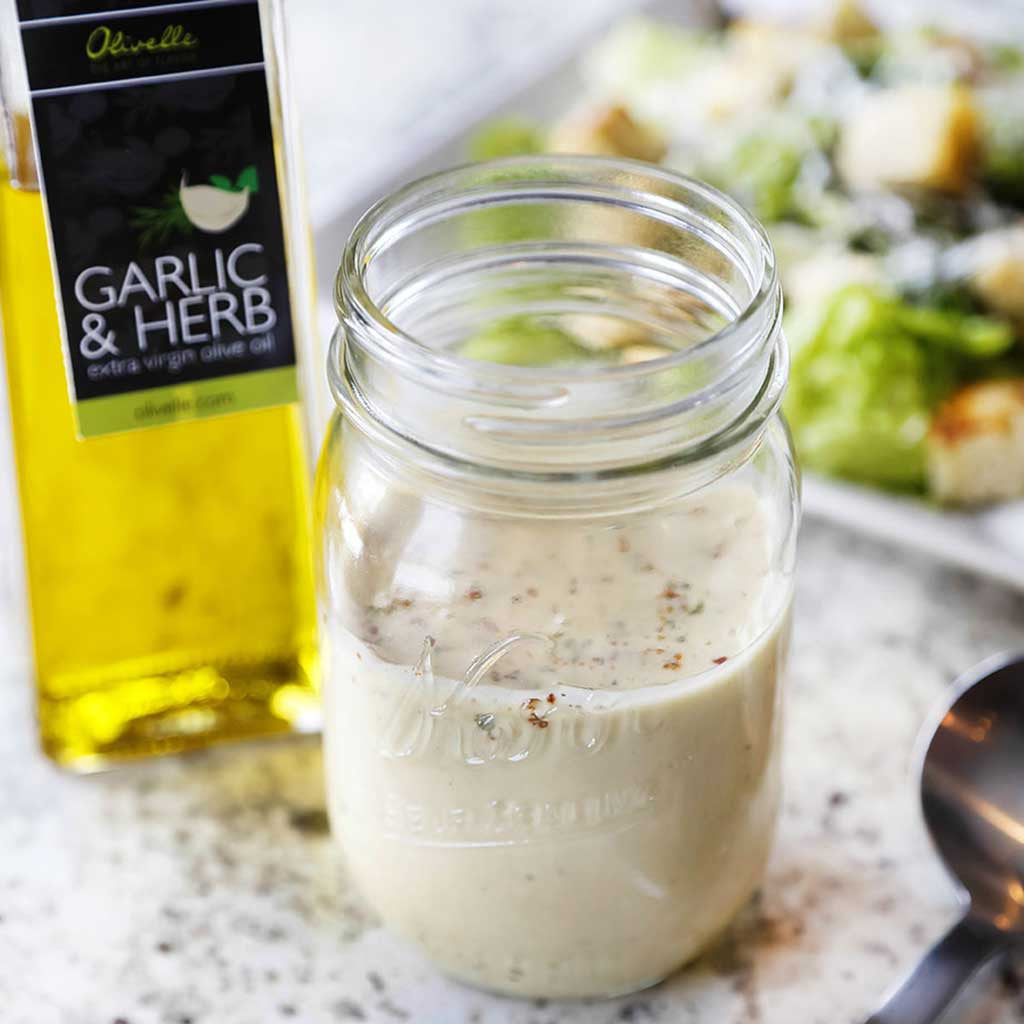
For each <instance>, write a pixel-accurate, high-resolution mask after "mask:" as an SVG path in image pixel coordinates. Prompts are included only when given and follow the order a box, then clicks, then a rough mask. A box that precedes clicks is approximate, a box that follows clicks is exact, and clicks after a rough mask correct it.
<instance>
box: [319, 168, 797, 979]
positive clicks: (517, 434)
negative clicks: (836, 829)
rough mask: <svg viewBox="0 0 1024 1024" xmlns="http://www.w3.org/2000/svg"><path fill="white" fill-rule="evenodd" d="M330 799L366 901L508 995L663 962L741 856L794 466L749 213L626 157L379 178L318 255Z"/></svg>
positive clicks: (767, 293) (451, 967)
mask: <svg viewBox="0 0 1024 1024" xmlns="http://www.w3.org/2000/svg"><path fill="white" fill-rule="evenodd" d="M336 301H337V306H338V312H339V320H340V326H339V330H338V332H337V334H336V337H335V342H334V345H333V349H332V353H331V359H330V365H329V373H330V376H331V381H332V387H333V390H334V394H335V397H336V399H337V402H338V410H337V412H336V414H335V417H334V419H333V421H332V425H331V428H330V433H329V436H328V440H327V444H326V446H325V448H324V453H323V457H322V460H321V465H320V471H319V482H318V508H317V514H318V518H319V523H318V527H319V543H320V564H321V574H320V602H321V609H322V614H323V619H324V622H325V627H326V628H325V631H324V633H325V644H326V645H327V650H326V684H325V685H326V692H325V703H326V709H325V725H326V735H325V741H326V765H327V773H328V783H329V797H330V810H331V818H332V824H333V829H334V833H335V836H336V838H337V841H338V842H339V843H340V845H341V847H342V850H343V851H344V854H345V857H346V860H347V863H348V865H349V868H350V871H351V874H352V877H353V879H354V881H355V883H356V884H357V885H358V887H359V889H360V890H361V892H362V893H363V895H364V896H365V898H366V899H367V900H368V901H369V902H370V903H371V904H372V906H373V907H374V909H375V910H376V911H377V912H378V913H379V914H380V915H381V917H382V918H383V919H384V921H385V923H386V924H388V925H389V926H390V927H392V928H393V929H394V930H395V931H397V932H399V933H401V934H403V935H404V936H406V937H407V938H409V939H411V940H412V941H413V942H415V943H416V944H418V945H419V946H420V947H421V948H422V949H423V950H424V951H425V953H426V954H427V955H428V956H429V957H430V958H431V959H432V960H433V961H434V962H435V963H436V964H437V965H438V966H439V967H440V968H441V969H442V970H444V971H446V972H448V973H450V974H452V975H454V976H455V977H458V978H461V979H464V980H466V981H468V982H471V983H473V984H476V985H481V986H484V987H487V988H492V989H496V990H500V991H503V992H508V993H513V994H519V995H531V996H551V997H570V996H595V995H611V994H614V993H621V992H626V991H631V990H635V989H639V988H642V987H645V986H647V985H650V984H653V983H655V982H657V981H659V980H660V979H661V978H663V977H665V976H666V975H667V974H669V973H671V972H672V971H673V970H675V969H676V968H677V967H679V966H680V965H682V964H683V963H685V962H686V961H688V960H690V959H692V958H693V957H694V956H696V955H697V954H698V953H699V952H700V950H701V949H702V948H703V947H704V946H706V945H707V943H708V942H709V941H710V940H711V939H712V938H713V937H714V936H715V935H716V934H717V933H718V932H720V931H721V929H723V928H724V927H725V926H726V925H727V923H728V921H729V920H730V918H731V917H732V916H733V915H734V914H735V912H736V911H737V910H738V909H739V908H740V907H741V906H742V905H743V904H744V902H745V901H746V900H748V899H749V898H750V896H751V894H752V893H753V891H754V890H755V888H756V887H757V886H758V884H759V883H760V879H761V875H762V872H763V868H764V864H765V860H766V858H767V856H768V852H769V848H770V844H771V838H772V832H773V828H774V821H775V817H776V812H777V808H778V801H779V734H780V702H781V673H782V669H783V662H784V658H785V649H786V644H787V639H788V634H789V605H790V594H791V581H792V572H793V562H794V547H795V537H796V528H797V521H798V486H797V479H796V474H795V470H794V466H793V460H792V455H791V451H790V447H789V443H788V438H787V435H786V431H785V428H784V426H783V425H782V423H781V421H780V419H779V417H778V414H777V410H778V403H779V399H780V396H781V392H782V389H783V387H784V384H785V378H786V351H785V346H784V342H783V340H782V337H781V334H780V329H779V318H780V311H781V302H780V297H779V288H778V282H777V278H776V273H775V267H774V260H773V257H772V253H771V249H770V247H769V245H768V243H767V241H766V239H765V237H764V234H763V233H762V231H761V230H760V228H759V227H758V225H757V224H755V223H754V222H753V221H752V220H751V219H750V218H749V216H748V215H747V214H746V213H744V211H742V210H741V209H740V208H739V207H737V206H736V205H735V204H733V203H732V202H731V201H730V200H728V199H727V198H725V197H724V196H722V195H720V194H719V193H717V192H715V191H714V190H713V189H710V188H708V187H706V186H704V185H701V184H699V183H697V182H693V181H689V180H686V179H683V178H680V177H677V176H674V175H671V174H669V173H667V172H663V171H661V170H659V169H656V168H651V167H646V166H643V165H640V164H632V163H628V162H615V161H607V160H593V159H581V158H570V157H556V158H546V157H538V158H523V159H517V160H511V161H500V162H496V163H493V164H484V165H477V166H475V167H470V168H463V169H460V170H456V171H451V172H446V173H444V174H441V175H438V176H435V177H433V178H428V179H425V180H423V181H421V182H418V183H416V184H414V185H411V186H409V187H408V188H407V189H405V190H404V191H402V192H399V193H397V194H396V195H394V196H392V197H390V198H389V199H387V200H385V201H384V202H382V203H381V204H379V205H378V206H377V207H375V208H374V209H373V210H371V211H370V212H369V213H368V214H367V215H366V217H364V219H363V220H362V222H361V223H360V224H359V226H358V227H357V228H356V229H355V231H354V233H353V236H352V239H351V241H350V243H349V246H348V248H347V250H346V253H345V256H344V259H343V263H342V266H341V269H340V272H339V275H338V286H337V294H336Z"/></svg>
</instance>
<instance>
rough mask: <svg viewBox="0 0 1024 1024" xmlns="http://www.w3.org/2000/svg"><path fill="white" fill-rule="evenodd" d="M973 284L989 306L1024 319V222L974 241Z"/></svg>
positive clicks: (980, 297)
mask: <svg viewBox="0 0 1024 1024" xmlns="http://www.w3.org/2000/svg"><path fill="white" fill-rule="evenodd" d="M972 246H973V247H974V250H975V253H974V273H973V275H972V277H971V287H972V288H973V289H974V291H975V292H976V293H977V295H978V298H979V299H981V301H982V302H984V303H985V305H986V306H988V307H989V309H993V310H995V311H996V312H997V313H1003V314H1004V315H1005V316H1008V317H1012V318H1013V319H1014V320H1019V321H1024V225H1018V226H1017V227H1013V228H1010V229H1009V230H1006V231H993V232H991V233H989V234H986V235H981V236H979V237H978V238H977V239H975V240H974V241H973V242H972Z"/></svg>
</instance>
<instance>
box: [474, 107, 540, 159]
mask: <svg viewBox="0 0 1024 1024" xmlns="http://www.w3.org/2000/svg"><path fill="white" fill-rule="evenodd" d="M543 150H544V133H543V132H542V131H541V130H540V128H539V127H538V126H537V125H536V124H535V123H534V122H533V121H531V120H530V119H529V118H527V117H521V116H519V115H517V114H512V115H510V116H508V117H497V118H494V119H493V120H490V121H486V122H485V123H484V124H483V125H481V126H480V127H479V128H478V129H477V131H476V132H475V133H474V135H473V136H472V138H471V139H470V140H469V158H470V160H496V159H497V158H498V157H503V156H528V155H529V154H531V153H541V152H543Z"/></svg>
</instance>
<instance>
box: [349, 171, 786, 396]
mask: <svg viewBox="0 0 1024 1024" xmlns="http://www.w3.org/2000/svg"><path fill="white" fill-rule="evenodd" d="M543 167H551V168H555V169H561V170H563V171H565V172H569V171H571V170H572V169H573V168H580V169H586V168H591V169H603V170H606V171H609V172H615V171H620V172H625V173H629V172H642V173H643V174H644V175H646V176H648V177H650V178H652V179H660V180H661V181H664V182H665V183H666V184H670V185H673V186H676V187H681V188H684V189H686V190H687V191H688V192H690V193H691V194H692V195H693V196H694V197H695V198H697V199H700V200H703V201H705V202H708V203H710V204H712V205H714V206H716V207H719V208H720V209H722V210H723V211H727V212H728V213H730V214H731V215H732V216H733V217H734V218H735V221H736V223H737V224H741V225H743V227H744V229H746V230H747V231H749V232H750V234H751V235H752V236H754V237H755V238H756V240H757V242H758V243H759V245H760V248H761V253H760V254H761V256H762V258H763V259H762V262H761V264H760V266H759V267H758V268H757V269H758V271H759V277H758V278H757V279H756V284H755V285H754V286H753V287H752V288H751V292H752V294H751V297H750V299H749V300H748V301H747V302H746V304H745V305H744V307H743V308H742V309H741V310H740V311H739V313H738V314H737V315H736V316H735V317H733V318H731V319H730V320H729V321H728V323H726V324H725V325H723V326H722V327H721V328H719V329H718V330H717V331H714V332H712V333H710V334H709V335H708V336H707V337H706V338H703V339H701V341H699V342H698V343H697V344H695V345H693V346H691V347H689V348H685V349H679V350H677V351H674V352H670V353H669V354H667V355H664V356H659V357H658V358H657V359H651V360H647V361H646V362H643V363H631V364H619V365H590V366H588V367H587V368H586V369H585V370H583V369H580V368H578V367H536V366H510V365H508V364H501V363H482V362H481V361H480V360H476V359H472V358H469V357H466V356H460V355H458V354H457V353H452V352H448V351H441V350H438V349H435V348H432V347H430V346H429V345H426V344H424V343H423V342H422V341H420V340H419V339H418V338H416V337H415V336H414V335H412V334H410V333H408V332H406V331H403V330H402V329H401V328H399V327H397V326H396V325H395V324H394V323H392V321H391V320H390V319H389V318H388V317H387V315H386V314H385V313H384V312H383V310H381V308H380V306H379V305H378V304H377V303H376V302H375V301H374V300H373V298H372V297H371V296H370V294H369V291H368V288H367V286H366V271H367V268H368V267H369V264H370V262H371V260H372V258H373V256H372V254H370V253H367V251H366V250H367V246H368V244H369V243H370V242H372V241H373V240H374V239H373V235H374V232H375V231H380V225H381V224H385V223H386V222H387V221H388V220H396V221H398V219H399V217H400V215H401V214H402V213H403V212H405V211H407V210H408V209H409V208H410V207H411V206H412V207H414V206H416V205H417V203H418V201H419V200H421V199H425V198H428V197H430V196H432V195H436V194H438V193H440V192H447V191H449V189H454V188H457V187H458V186H459V184H460V182H461V181H462V180H463V179H464V177H465V176H466V174H467V172H479V171H480V170H481V169H484V170H494V171H500V170H503V169H507V170H509V171H514V170H517V169H522V170H524V171H526V170H534V169H537V168H543ZM528 181H529V185H528V187H529V189H531V190H533V189H538V188H539V187H541V186H543V185H544V184H545V182H544V180H543V179H537V178H530V179H528ZM559 183H562V182H561V180H559ZM493 191H494V186H493V185H491V186H486V187H481V188H480V197H479V198H480V199H481V200H482V199H484V198H485V196H486V194H487V193H488V192H493ZM394 226H395V225H389V228H390V229H392V230H393V229H394ZM777 288H778V268H777V266H776V262H775V257H774V251H773V249H772V245H771V242H770V241H769V239H768V235H767V233H766V232H765V230H764V228H763V227H762V225H761V224H760V222H759V221H758V220H757V219H756V218H755V217H754V216H753V215H752V214H751V213H749V211H747V210H746V208H745V207H743V206H742V205H741V204H740V203H738V202H737V201H736V200H734V199H732V198H731V197H730V196H728V195H726V194H725V193H724V192H722V191H721V190H719V189H717V188H715V187H714V186H713V185H709V184H707V183H706V182H703V181H700V180H699V179H697V178H692V177H690V176H688V175H685V174H680V173H678V172H676V171H670V170H667V169H666V168H664V167H659V166H657V165H655V164H648V163H644V162H642V161H639V160H630V159H626V158H624V157H605V156H583V155H581V156H569V155H562V154H544V155H541V156H513V157H501V158H498V159H495V160H487V161H479V162H477V163H463V164H459V165H457V166H454V167H449V168H446V169H444V170H441V171H435V172H433V173H431V174H427V175H424V176H422V177H420V178H417V179H415V180H414V181H411V182H409V183H408V184H407V185H404V186H402V187H401V188H399V189H397V190H396V191H394V192H391V193H389V194H388V195H386V196H383V197H382V198H381V199H379V200H377V202H375V203H374V204H373V205H372V206H371V207H370V208H369V209H368V210H366V212H365V213H364V214H363V215H362V216H361V217H360V218H359V220H358V221H357V222H356V225H355V227H354V228H353V229H352V232H351V234H350V235H349V238H348V241H347V243H346V245H345V248H344V251H343V253H342V258H341V264H340V266H339V269H338V273H337V275H336V278H335V288H334V308H335V312H336V313H337V315H338V317H339V320H342V319H343V318H344V317H345V315H346V313H347V312H349V311H354V312H356V314H357V316H358V318H359V319H360V320H361V321H363V322H364V323H366V324H372V325H373V328H374V340H375V342H376V343H377V344H378V345H381V346H382V347H383V348H384V350H385V351H386V352H387V353H388V354H390V355H392V356H399V357H400V358H402V359H403V360H406V361H408V360H413V361H414V362H416V363H419V364H420V365H421V366H422V368H424V369H427V368H446V369H449V370H456V371H457V370H460V369H470V370H472V371H473V372H474V373H476V372H480V371H481V370H483V372H485V373H486V372H488V371H490V370H492V368H493V370H496V371H497V373H499V374H502V375H507V376H508V378H509V379H512V380H514V379H517V378H519V379H523V380H527V379H529V380H537V379H539V378H540V377H545V378H547V379H550V380H561V379H568V380H578V379H579V377H580V376H581V375H584V374H585V375H590V374H593V375H595V376H601V377H604V378H606V379H615V378H619V379H623V378H628V377H630V376H638V375H642V374H643V373H644V372H646V371H649V370H650V369H652V368H657V369H665V368H668V367H675V366H680V365H684V364H685V363H687V362H689V361H692V360H693V359H695V358H697V353H699V352H700V351H702V350H706V349H707V348H709V347H711V346H712V345H716V344H717V345H719V346H720V345H721V344H722V343H723V340H725V339H727V338H729V337H732V336H735V334H736V333H737V332H739V331H742V330H744V329H745V328H747V326H748V325H749V324H750V322H751V321H752V320H753V319H754V318H756V316H757V315H758V314H759V313H760V312H762V311H763V309H764V307H765V306H766V305H767V304H768V303H769V302H770V301H771V298H772V294H773V292H774V291H775V290H776V289H777Z"/></svg>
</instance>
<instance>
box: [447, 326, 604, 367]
mask: <svg viewBox="0 0 1024 1024" xmlns="http://www.w3.org/2000/svg"><path fill="white" fill-rule="evenodd" d="M459 355H461V356H463V357H465V358H466V359H475V360H477V362H481V363H504V364H506V365H508V366H557V365H563V366H564V365H566V364H571V363H578V362H582V361H584V360H587V359H590V358H592V356H591V353H590V352H588V351H587V349H585V348H583V346H582V345H579V344H577V343H576V342H575V341H574V340H573V338H572V336H571V335H569V334H567V333H566V332H565V331H563V330H560V329H559V328H557V327H553V326H552V325H550V324H547V323H544V322H543V321H540V320H535V319H533V318H532V317H528V316H520V317H509V318H507V319H505V320H499V321H497V322H496V323H493V324H489V325H488V326H487V327H486V328H484V330H482V331H480V333H479V334H476V335H474V336H473V337H472V338H469V339H468V340H467V341H465V342H463V344H462V346H461V348H460V349H459Z"/></svg>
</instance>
